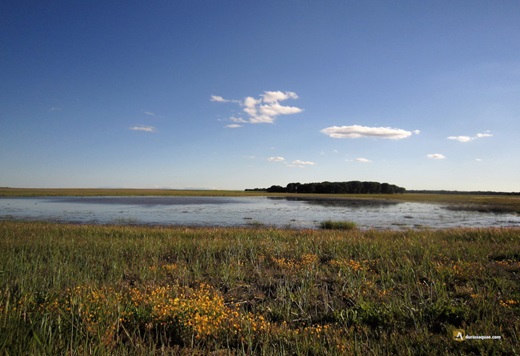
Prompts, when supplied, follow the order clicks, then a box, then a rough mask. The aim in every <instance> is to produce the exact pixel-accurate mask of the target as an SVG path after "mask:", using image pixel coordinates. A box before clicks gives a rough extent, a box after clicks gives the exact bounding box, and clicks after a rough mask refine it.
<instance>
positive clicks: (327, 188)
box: [246, 181, 406, 194]
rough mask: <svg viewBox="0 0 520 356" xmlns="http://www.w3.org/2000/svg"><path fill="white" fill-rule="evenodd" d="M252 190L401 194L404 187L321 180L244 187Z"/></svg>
mask: <svg viewBox="0 0 520 356" xmlns="http://www.w3.org/2000/svg"><path fill="white" fill-rule="evenodd" d="M246 191H250V192H251V191H253V192H255V191H256V192H269V193H317V194H401V193H404V192H405V191H406V189H405V188H402V187H398V186H397V185H394V184H389V183H379V182H360V181H349V182H321V183H289V184H287V186H286V187H282V186H280V185H272V186H271V187H269V188H254V189H246Z"/></svg>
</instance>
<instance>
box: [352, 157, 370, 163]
mask: <svg viewBox="0 0 520 356" xmlns="http://www.w3.org/2000/svg"><path fill="white" fill-rule="evenodd" d="M355 161H356V162H361V163H371V162H372V161H371V160H369V159H367V158H363V157H359V158H356V159H355Z"/></svg>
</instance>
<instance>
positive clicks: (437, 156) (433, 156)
mask: <svg viewBox="0 0 520 356" xmlns="http://www.w3.org/2000/svg"><path fill="white" fill-rule="evenodd" d="M426 157H428V158H429V159H445V158H446V157H445V156H444V155H443V154H440V153H430V154H428V155H426Z"/></svg>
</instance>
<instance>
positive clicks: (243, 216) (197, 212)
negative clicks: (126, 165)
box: [0, 197, 520, 229]
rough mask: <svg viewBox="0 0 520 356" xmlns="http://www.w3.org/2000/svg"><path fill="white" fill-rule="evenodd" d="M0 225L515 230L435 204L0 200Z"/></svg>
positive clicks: (505, 219)
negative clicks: (334, 223)
mask: <svg viewBox="0 0 520 356" xmlns="http://www.w3.org/2000/svg"><path fill="white" fill-rule="evenodd" d="M0 219H2V220H7V219H15V220H46V221H59V222H73V223H85V224H87V223H88V224H144V225H189V226H251V225H257V224H263V225H269V226H275V227H290V228H316V227H317V225H318V224H319V223H320V222H321V221H324V220H348V221H354V222H356V223H357V224H358V226H359V227H361V228H375V229H408V228H422V227H431V228H446V227H488V226H520V216H519V215H516V214H494V213H480V212H470V211H451V210H447V209H446V207H445V206H442V205H436V204H423V203H405V202H389V201H374V200H351V199H348V200H347V199H316V198H273V197H232V198H229V197H37V198H0Z"/></svg>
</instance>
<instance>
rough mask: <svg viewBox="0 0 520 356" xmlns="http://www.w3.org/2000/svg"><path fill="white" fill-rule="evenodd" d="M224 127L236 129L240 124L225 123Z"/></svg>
mask: <svg viewBox="0 0 520 356" xmlns="http://www.w3.org/2000/svg"><path fill="white" fill-rule="evenodd" d="M226 127H227V128H228V129H238V128H239V127H242V125H239V124H230V125H226Z"/></svg>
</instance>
